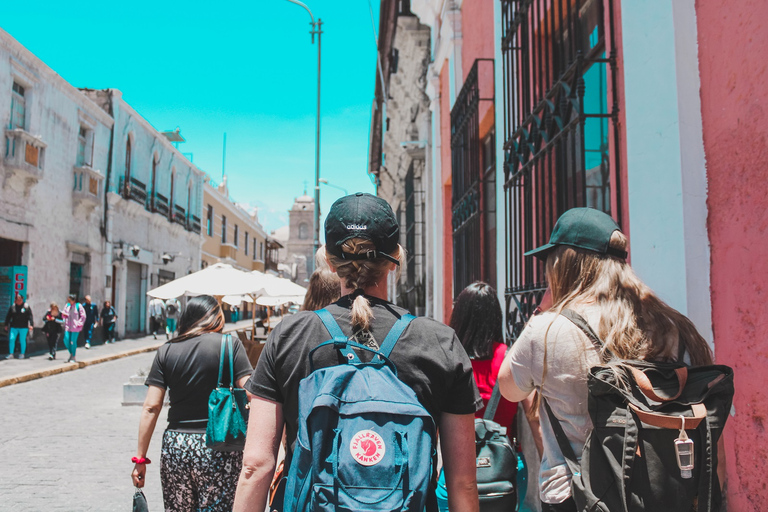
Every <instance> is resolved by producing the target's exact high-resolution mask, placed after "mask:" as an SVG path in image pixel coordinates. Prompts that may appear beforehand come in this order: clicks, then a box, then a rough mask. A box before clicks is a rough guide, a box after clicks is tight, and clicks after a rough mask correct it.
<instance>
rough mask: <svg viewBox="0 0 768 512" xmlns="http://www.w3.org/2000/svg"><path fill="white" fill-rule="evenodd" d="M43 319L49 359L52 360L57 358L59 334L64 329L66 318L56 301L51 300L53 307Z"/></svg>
mask: <svg viewBox="0 0 768 512" xmlns="http://www.w3.org/2000/svg"><path fill="white" fill-rule="evenodd" d="M43 320H44V323H43V332H44V333H45V337H46V339H47V340H48V360H49V361H52V360H54V359H56V345H57V344H58V342H59V335H60V334H61V333H62V331H63V330H64V327H63V325H64V319H63V318H62V316H61V312H60V311H59V306H58V305H57V304H56V303H55V302H51V309H49V310H48V312H47V313H46V314H45V317H44V318H43Z"/></svg>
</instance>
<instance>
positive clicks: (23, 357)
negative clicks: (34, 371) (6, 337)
mask: <svg viewBox="0 0 768 512" xmlns="http://www.w3.org/2000/svg"><path fill="white" fill-rule="evenodd" d="M26 358H27V356H25V355H24V354H19V359H26Z"/></svg>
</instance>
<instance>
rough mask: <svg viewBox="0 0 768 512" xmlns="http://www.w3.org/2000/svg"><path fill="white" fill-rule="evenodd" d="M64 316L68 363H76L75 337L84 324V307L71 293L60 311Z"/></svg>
mask: <svg viewBox="0 0 768 512" xmlns="http://www.w3.org/2000/svg"><path fill="white" fill-rule="evenodd" d="M61 316H62V317H63V318H64V338H63V339H62V341H63V342H64V347H65V348H66V349H67V350H69V358H68V359H67V362H68V363H76V362H77V361H76V359H75V353H76V352H77V338H78V337H79V336H80V331H82V330H83V325H85V309H84V308H83V306H82V304H80V303H79V302H77V296H76V295H74V294H72V295H70V296H69V297H67V305H66V306H64V311H62V312H61Z"/></svg>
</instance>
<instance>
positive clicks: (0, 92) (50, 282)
mask: <svg viewBox="0 0 768 512" xmlns="http://www.w3.org/2000/svg"><path fill="white" fill-rule="evenodd" d="M14 80H16V81H18V82H19V83H20V84H22V85H23V86H24V87H25V90H26V91H25V98H26V130H25V131H27V132H28V133H29V134H31V135H33V136H35V137H37V138H39V139H40V140H41V141H42V142H43V143H44V144H45V145H46V147H45V149H44V163H43V169H42V174H41V176H39V180H38V181H37V182H36V183H35V182H34V180H30V179H29V178H27V177H24V176H20V175H18V174H14V173H13V172H12V171H11V169H10V166H9V165H8V159H7V157H6V140H5V137H6V134H5V132H6V128H7V127H8V126H9V123H10V116H11V111H10V107H11V90H12V86H13V82H14ZM0 125H2V128H3V140H2V145H0V185H1V186H0V237H2V238H6V239H11V240H16V241H20V242H23V243H24V246H23V256H22V264H23V265H27V266H28V276H29V281H28V300H29V302H30V305H31V307H32V310H33V312H34V314H35V317H36V324H37V325H38V326H40V324H41V322H40V318H41V316H42V314H43V313H44V312H45V311H46V309H47V307H48V305H49V303H50V302H52V301H54V302H57V303H59V304H60V305H63V303H65V302H66V297H67V294H68V292H69V270H70V261H71V257H72V252H73V251H76V252H80V253H84V254H87V255H88V258H89V259H90V276H88V277H90V286H89V288H88V289H87V290H86V292H90V294H91V295H92V296H93V298H94V300H98V301H101V300H103V299H104V297H105V280H104V274H103V272H102V268H103V265H104V243H103V239H102V237H101V232H100V226H101V221H102V213H103V201H104V195H103V194H104V192H103V182H102V183H101V185H100V189H99V200H98V201H94V202H93V203H91V204H89V205H87V206H84V205H82V204H80V205H78V204H76V201H75V199H74V197H73V183H74V167H75V164H76V158H77V148H78V134H79V130H80V127H81V125H82V126H85V127H86V128H87V129H89V130H91V134H92V140H93V143H92V148H93V152H92V155H93V156H92V166H91V167H92V168H93V169H94V170H96V171H98V173H100V174H101V175H104V174H105V170H106V168H107V159H108V154H109V144H110V130H111V126H112V119H111V118H110V117H109V115H107V114H106V113H105V112H104V111H103V110H102V109H100V108H99V107H98V106H97V105H96V104H94V103H93V102H92V101H90V100H89V99H88V98H86V97H85V96H84V95H82V94H81V93H80V92H79V91H78V90H77V89H75V88H74V87H72V86H71V85H69V84H68V83H67V82H65V81H64V80H63V79H62V78H61V77H60V76H59V75H57V74H56V73H55V72H54V71H53V70H51V69H50V68H49V67H47V66H46V65H45V64H44V63H43V62H42V61H40V60H39V59H38V58H37V57H35V56H34V55H33V54H32V53H31V52H29V51H28V50H26V49H25V48H24V47H23V46H21V45H20V44H19V43H18V42H17V41H16V40H14V39H13V38H12V37H11V36H10V35H8V34H7V33H6V32H3V31H2V30H0Z"/></svg>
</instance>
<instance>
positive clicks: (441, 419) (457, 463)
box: [234, 193, 482, 512]
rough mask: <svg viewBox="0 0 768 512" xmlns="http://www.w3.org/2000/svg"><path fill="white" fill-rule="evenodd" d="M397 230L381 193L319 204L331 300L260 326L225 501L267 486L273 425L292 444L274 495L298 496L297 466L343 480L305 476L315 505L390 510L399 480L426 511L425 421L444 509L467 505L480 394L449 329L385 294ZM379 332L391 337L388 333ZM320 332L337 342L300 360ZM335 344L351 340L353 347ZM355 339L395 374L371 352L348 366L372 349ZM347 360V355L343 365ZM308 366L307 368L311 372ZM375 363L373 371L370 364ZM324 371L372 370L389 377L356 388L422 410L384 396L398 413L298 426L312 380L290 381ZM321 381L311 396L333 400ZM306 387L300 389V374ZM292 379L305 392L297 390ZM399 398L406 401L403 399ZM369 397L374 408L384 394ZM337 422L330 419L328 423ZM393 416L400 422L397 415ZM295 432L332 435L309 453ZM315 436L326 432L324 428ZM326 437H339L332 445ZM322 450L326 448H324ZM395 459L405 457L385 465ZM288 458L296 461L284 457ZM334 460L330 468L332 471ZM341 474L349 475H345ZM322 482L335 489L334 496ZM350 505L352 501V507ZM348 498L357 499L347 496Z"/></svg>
mask: <svg viewBox="0 0 768 512" xmlns="http://www.w3.org/2000/svg"><path fill="white" fill-rule="evenodd" d="M399 238H400V227H399V225H398V223H397V219H396V217H395V215H394V212H393V211H392V208H391V207H390V206H389V204H387V203H386V202H385V201H384V200H383V199H381V198H378V197H375V196H372V195H370V194H362V193H358V194H355V195H351V196H346V197H343V198H341V199H339V200H338V201H336V202H335V203H334V204H333V206H332V207H331V209H330V211H329V213H328V216H327V220H326V221H325V240H326V245H325V248H324V253H325V254H324V257H326V258H327V259H328V263H329V264H330V268H331V271H332V272H335V273H336V274H337V275H338V276H339V279H340V281H341V289H340V292H341V298H340V299H339V300H338V301H336V302H335V303H333V304H330V305H329V306H327V307H326V308H325V309H324V310H323V311H322V312H320V313H319V314H318V313H316V312H312V311H299V312H298V313H296V314H294V315H288V316H285V317H283V319H282V321H281V322H280V323H279V324H278V325H277V327H276V328H275V329H274V330H273V331H272V332H271V334H270V335H269V338H268V339H267V343H266V346H265V348H264V351H263V353H262V355H261V358H260V359H259V362H258V364H257V367H256V369H255V370H254V371H253V374H252V375H251V378H250V380H248V382H247V383H246V385H245V388H246V389H247V390H248V391H249V392H250V393H251V394H252V395H253V396H252V398H251V400H250V417H249V422H248V435H247V439H246V445H245V451H244V455H243V471H242V473H241V475H240V481H239V482H238V488H237V496H236V498H235V505H234V510H236V511H238V512H244V511H263V510H264V509H265V506H266V502H267V491H268V489H269V487H270V482H271V480H272V478H273V474H274V471H275V466H276V459H277V455H278V450H279V447H280V441H281V438H282V433H283V429H284V428H285V432H286V438H287V439H286V440H287V446H288V447H291V449H293V447H294V446H295V447H296V449H295V451H294V453H293V454H289V455H287V457H289V458H291V459H292V461H291V462H292V463H291V464H289V463H288V461H286V465H287V466H288V467H290V468H291V469H290V471H289V476H288V478H287V485H286V491H285V492H286V495H285V496H286V499H289V498H290V499H291V500H294V499H298V500H300V501H301V502H303V501H304V500H305V499H308V496H307V493H306V492H302V490H300V489H299V485H298V484H299V481H298V477H296V471H297V470H298V471H300V472H303V471H308V472H310V473H312V475H313V476H315V477H317V478H323V481H328V480H327V479H329V478H330V479H334V478H335V479H336V481H338V482H339V483H340V484H341V481H342V480H341V479H344V481H345V482H346V483H347V485H345V486H344V488H345V489H346V491H345V492H344V497H340V496H341V494H342V493H341V492H339V491H338V487H335V486H331V488H330V489H328V488H327V487H324V486H321V485H317V486H316V488H315V489H314V490H313V489H312V486H311V483H310V485H309V487H307V488H304V489H309V492H314V493H316V494H315V495H316V496H317V499H318V500H323V501H322V503H325V502H326V501H327V504H326V505H325V506H324V507H323V508H324V509H325V508H327V510H335V509H337V507H338V509H341V508H344V510H347V509H348V508H347V507H345V506H343V503H341V502H340V501H339V500H342V499H344V500H350V499H360V500H362V501H363V502H366V503H372V504H371V505H370V506H365V508H366V510H391V508H390V509H388V508H386V507H387V503H388V502H389V501H395V500H397V502H398V505H397V507H398V508H397V510H401V508H400V507H402V505H403V504H402V503H401V501H402V500H401V497H402V496H404V495H405V494H406V488H405V487H406V486H408V487H409V491H408V492H411V493H413V494H409V495H408V498H409V499H410V498H411V497H412V496H417V497H415V498H413V500H414V501H418V502H419V503H414V502H411V503H410V505H411V507H413V509H414V510H419V511H420V512H421V511H422V510H427V511H429V512H433V511H436V510H437V502H436V498H435V485H436V481H437V474H436V471H435V467H436V462H437V461H436V453H437V452H436V440H435V439H434V430H433V428H434V427H437V429H438V431H439V434H440V447H441V452H442V456H443V463H444V467H445V469H446V476H447V479H446V480H447V483H448V491H449V493H450V494H449V495H450V499H451V509H452V510H460V511H462V512H477V511H478V497H477V484H476V471H475V429H474V412H475V411H476V410H477V409H478V408H480V407H481V406H482V400H481V398H480V395H479V394H478V392H477V387H476V386H475V382H474V380H473V379H472V365H471V363H470V361H469V358H468V357H467V354H466V352H465V351H464V349H463V348H462V347H461V344H460V343H459V340H458V339H457V338H456V334H455V333H454V332H453V330H452V329H451V328H450V327H447V326H445V325H443V324H440V323H438V322H436V321H434V320H430V319H428V318H415V319H414V318H413V317H411V315H409V314H408V311H406V310H405V309H403V308H401V307H398V306H396V305H395V304H392V303H391V302H388V301H387V282H388V278H389V275H390V273H391V272H396V271H397V269H398V267H400V265H401V264H402V262H403V261H404V260H405V251H404V250H403V249H402V247H400V245H399V244H398V240H399ZM326 322H328V323H326ZM409 322H410V323H409ZM326 325H330V326H331V328H332V329H333V330H334V331H336V330H337V329H339V330H340V331H341V333H339V332H337V333H336V334H335V335H334V336H333V337H331V336H330V335H329V330H328V328H326ZM403 327H405V328H404V330H403ZM390 332H392V336H388V334H389V333H390ZM329 338H330V339H331V340H335V341H339V342H340V343H341V345H340V346H341V347H344V348H340V349H338V350H336V348H335V347H336V345H335V344H331V345H326V346H324V347H321V348H320V349H319V350H318V351H316V352H314V353H313V357H312V359H311V360H310V351H311V350H313V349H314V348H316V347H318V346H319V345H320V344H321V343H324V342H326V341H328V340H329ZM347 342H350V343H351V342H354V343H355V344H356V345H351V344H347ZM358 346H364V347H365V348H367V349H370V350H372V351H374V352H376V353H378V351H379V350H381V351H383V352H382V355H384V356H387V353H388V354H389V355H388V356H387V360H388V361H389V362H390V363H391V365H392V366H393V367H395V368H396V371H397V377H394V375H393V372H391V371H390V370H389V367H388V366H387V367H386V368H387V370H386V371H384V368H385V366H377V365H378V363H380V362H381V361H383V359H381V358H379V359H377V360H376V361H375V362H374V363H373V365H369V366H365V367H364V368H359V370H360V371H362V372H365V373H364V374H357V373H354V372H355V371H356V368H357V366H356V365H357V363H361V361H362V362H365V363H371V362H372V358H373V357H374V356H373V355H372V354H371V353H369V352H368V351H367V350H363V349H361V348H357V347H358ZM390 348H391V350H390ZM340 352H341V353H340ZM342 353H344V354H345V355H342ZM376 357H379V356H376ZM348 361H351V362H353V363H354V365H347V364H346V363H347V362H348ZM361 364H362V363H361ZM374 368H375V369H374ZM314 369H317V371H315V372H314V373H313V370H314ZM371 369H374V370H372V372H371V373H369V372H368V370H371ZM378 369H380V370H381V373H378ZM327 370H333V371H331V372H329V373H328V375H339V374H340V373H341V372H344V371H349V372H350V373H354V375H350V378H352V379H361V380H362V379H365V378H366V377H365V376H370V377H371V378H374V375H376V376H379V377H378V378H380V379H382V380H380V381H377V382H379V383H380V385H385V384H383V382H386V385H385V386H391V387H385V388H384V389H378V388H377V389H370V390H367V391H365V392H363V394H365V393H366V392H368V393H380V394H381V396H387V395H390V394H391V395H396V396H397V397H398V398H405V397H407V400H408V407H410V409H408V411H409V412H410V413H412V414H413V413H414V411H419V413H418V414H421V413H422V412H423V413H424V416H419V417H420V418H422V421H420V422H411V421H407V420H404V418H410V416H408V415H407V414H405V413H404V412H403V409H398V407H403V405H404V403H401V402H397V403H396V402H395V401H393V402H391V403H390V408H389V410H392V411H395V410H398V411H400V412H401V413H403V414H402V415H398V414H394V413H392V414H390V413H387V412H384V411H381V410H380V409H377V412H376V418H375V420H373V419H370V417H369V419H363V417H362V416H359V417H357V416H356V417H355V419H354V420H351V421H353V422H356V421H359V423H357V424H356V425H357V426H359V428H355V425H352V424H351V423H348V422H347V420H344V421H345V425H348V426H347V427H346V430H344V432H343V433H342V432H341V430H339V429H340V428H341V427H337V426H336V425H334V424H328V423H331V422H328V423H326V422H324V421H322V420H321V419H320V420H317V421H318V423H316V424H314V426H315V427H316V430H312V432H309V428H310V426H309V423H310V422H309V421H308V419H309V417H305V416H304V414H306V413H307V409H306V407H307V404H309V403H311V402H312V399H313V398H314V397H312V396H311V391H313V390H312V389H310V388H306V387H304V386H305V385H304V384H302V385H301V386H300V383H301V382H302V380H304V379H305V378H306V377H307V376H309V375H310V374H312V378H307V379H306V380H305V381H304V382H323V383H325V382H328V381H323V380H322V379H323V376H324V375H325V371H327ZM321 372H322V373H321ZM355 382H360V380H355ZM366 382H372V381H366ZM331 385H333V386H339V388H335V387H334V388H333V390H329V391H328V394H327V395H323V396H326V397H327V398H328V400H329V403H331V402H333V404H336V402H335V401H333V397H332V396H331V395H332V394H333V393H337V392H338V391H337V389H343V383H341V382H339V381H334V382H333V383H331V382H328V386H329V387H330V386H331ZM309 386H310V387H311V384H309ZM300 389H301V390H304V391H305V392H304V393H303V394H302V395H301V398H300ZM329 389H330V388H329ZM344 393H346V392H344ZM350 393H353V394H355V395H360V392H359V391H358V389H352V390H350ZM316 396H317V395H316ZM411 398H413V399H414V400H413V401H411ZM307 400H309V401H310V402H307ZM393 400H394V399H393ZM414 402H415V403H414ZM371 403H373V402H372V401H371ZM376 403H377V404H378V406H381V405H382V404H383V403H384V400H382V401H381V402H378V401H377V402H376ZM354 404H356V405H361V402H357V401H355V402H354ZM300 407H301V408H302V409H301V410H302V413H301V414H302V417H301V418H300V417H299V411H300ZM331 407H332V405H329V407H328V410H330V409H331ZM365 407H369V406H368V405H363V408H365ZM319 410H320V409H319V408H318V409H314V411H319ZM362 410H364V409H356V413H361V411H362ZM315 414H316V413H314V412H313V413H312V417H315V416H314V415H315ZM317 414H318V415H319V416H318V418H324V417H331V416H332V415H333V413H331V412H328V413H327V416H326V412H322V413H319V412H318V413H317ZM430 418H431V421H430ZM341 421H342V420H341V419H339V422H341ZM401 421H405V423H403V424H400V422H401ZM363 425H365V426H363ZM395 425H397V427H395ZM400 426H402V428H404V429H408V434H407V436H408V437H407V439H406V440H404V439H405V438H404V437H403V436H405V434H404V432H406V430H398V431H396V432H392V431H391V429H393V428H399V427H400ZM378 428H381V429H384V428H387V429H388V430H387V431H384V430H381V432H382V434H379V433H378V432H376V429H378ZM299 432H302V436H304V435H307V436H308V437H309V436H312V437H311V438H312V439H313V440H314V439H315V436H323V435H326V436H327V435H330V436H334V435H336V436H337V437H335V438H334V441H333V445H334V446H333V448H331V446H330V444H331V443H330V442H329V443H328V444H324V445H323V446H322V447H319V446H313V451H312V453H311V454H307V448H305V447H302V448H300V447H299V443H298V442H297V437H298V433H299ZM334 432H335V433H336V434H334ZM425 438H428V439H429V440H428V441H427V440H426V439H425ZM324 439H325V440H327V441H330V439H331V438H330V437H325V438H324ZM337 439H340V441H338V443H337V442H336V440H337ZM398 439H399V440H400V441H398ZM428 444H431V448H429V449H426V448H425V447H426V445H428ZM303 446H306V445H303ZM337 447H338V450H337ZM314 450H317V451H314ZM325 450H327V451H325ZM288 451H289V452H290V451H291V450H288ZM337 451H338V455H337V454H336V452H337ZM422 451H426V452H427V453H429V452H431V453H432V454H433V455H434V457H433V458H432V460H431V461H430V456H429V455H426V456H423V457H420V456H416V454H418V453H422ZM331 452H332V453H333V455H331ZM409 453H410V455H409ZM329 455H331V457H328V456H329ZM310 457H312V458H314V460H316V461H320V465H322V468H320V469H319V470H318V472H314V469H315V468H314V466H313V468H309V469H307V467H306V466H305V465H304V464H306V463H307V461H308V460H309V458H310ZM412 457H417V458H419V460H414V459H413V458H412ZM326 458H328V459H327V460H328V461H331V459H333V468H334V471H330V470H329V471H330V473H331V474H328V472H324V473H323V474H322V477H320V476H318V475H319V472H320V471H321V470H325V468H328V467H330V466H331V464H330V463H329V464H323V462H322V461H326ZM342 459H343V467H342ZM403 459H404V460H405V462H399V463H396V461H402V460H403ZM293 463H297V465H295V466H294V465H293ZM406 463H407V464H406ZM430 463H432V464H431V465H430ZM398 465H399V466H400V468H402V467H404V466H405V467H408V468H409V470H408V472H407V474H408V479H407V481H406V479H405V478H404V477H403V473H402V469H401V472H400V474H401V477H402V478H401V479H400V480H399V483H392V482H391V481H394V480H396V478H397V470H396V469H395V467H396V466H398ZM337 466H338V467H337ZM345 468H348V469H349V471H346V470H345ZM364 468H371V469H370V470H365V469H364ZM336 469H338V475H336V474H335V473H336V471H335V470H336ZM363 471H367V472H366V473H365V478H366V480H365V482H364V484H363V483H361V481H355V482H354V483H351V482H350V476H349V473H350V472H354V474H355V475H359V476H360V477H361V478H362V475H363ZM390 473H391V474H390ZM308 474H309V473H308ZM376 475H378V478H376ZM351 479H352V480H355V478H354V477H352V478H351ZM310 480H311V479H307V480H306V481H307V482H310ZM372 480H376V481H375V482H372ZM312 481H315V480H312ZM400 484H402V486H403V487H402V491H400V492H399V493H394V494H393V493H392V492H389V494H386V492H387V491H386V490H384V491H383V493H382V489H383V488H389V487H390V485H394V487H392V488H391V489H394V490H398V489H399V487H397V486H398V485H400ZM341 485H343V484H341ZM361 486H365V487H366V488H361ZM411 486H413V488H411ZM321 487H322V489H321ZM334 487H335V489H337V492H336V493H335V494H334ZM289 490H293V491H297V492H290V491H289ZM326 491H330V492H326ZM349 492H351V493H353V495H352V498H349V497H347V496H350V495H349V494H348V493H349ZM321 495H322V496H321ZM377 500H378V501H377ZM313 502H314V501H313ZM345 502H346V501H345ZM349 503H351V502H349ZM423 503H425V504H426V507H425V505H424V504H423ZM406 506H407V505H406ZM352 507H353V508H351V509H352V510H354V509H355V508H354V505H353V506H352ZM358 507H359V508H358V509H361V508H363V507H362V506H359V505H358ZM411 507H408V509H409V510H410V509H411ZM273 508H278V509H280V507H273ZM270 509H271V508H270ZM301 510H302V511H303V510H305V509H303V508H302V509H301ZM307 510H308V509H307Z"/></svg>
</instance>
